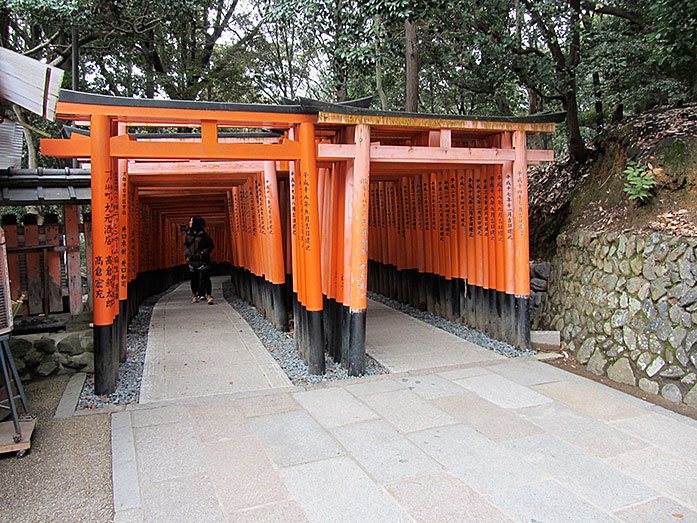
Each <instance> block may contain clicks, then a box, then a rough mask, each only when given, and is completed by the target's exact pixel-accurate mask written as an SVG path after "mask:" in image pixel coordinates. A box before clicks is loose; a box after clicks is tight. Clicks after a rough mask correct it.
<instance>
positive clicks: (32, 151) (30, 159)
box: [12, 105, 39, 169]
mask: <svg viewBox="0 0 697 523" xmlns="http://www.w3.org/2000/svg"><path fill="white" fill-rule="evenodd" d="M12 110H13V111H14V113H15V116H17V121H18V122H19V123H20V124H22V132H23V133H24V141H25V142H26V143H27V167H29V169H36V168H37V167H38V165H39V162H38V157H37V154H36V144H35V143H34V135H33V134H32V132H31V131H30V130H29V128H28V127H27V125H29V122H27V119H26V118H25V116H24V111H23V109H22V108H21V107H19V106H18V105H13V106H12Z"/></svg>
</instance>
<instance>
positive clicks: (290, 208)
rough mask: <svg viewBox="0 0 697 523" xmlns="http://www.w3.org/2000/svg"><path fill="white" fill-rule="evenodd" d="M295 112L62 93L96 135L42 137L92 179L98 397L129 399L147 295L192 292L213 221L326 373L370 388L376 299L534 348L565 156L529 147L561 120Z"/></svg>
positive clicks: (62, 112)
mask: <svg viewBox="0 0 697 523" xmlns="http://www.w3.org/2000/svg"><path fill="white" fill-rule="evenodd" d="M296 103H297V105H248V104H230V103H217V102H193V101H171V100H150V99H145V100H144V99H130V98H118V97H110V96H102V95H92V94H84V93H78V92H73V91H62V92H61V97H60V101H59V103H58V107H57V117H58V118H59V119H62V120H68V121H73V122H75V123H76V125H78V126H87V125H88V126H89V132H88V133H86V132H83V133H80V132H73V133H72V134H71V135H70V137H69V138H67V139H43V140H41V152H42V154H44V155H48V156H55V157H62V158H78V159H80V160H82V161H83V162H85V163H89V164H90V168H91V173H92V174H91V192H92V231H93V232H92V242H93V259H92V267H91V270H92V273H93V294H94V296H93V297H94V354H95V387H96V391H97V393H98V394H104V393H109V392H111V391H113V390H114V389H115V386H116V380H117V377H118V376H117V374H118V364H119V361H120V360H121V361H123V360H124V359H125V357H126V335H125V333H126V326H127V322H128V320H129V319H130V317H131V316H132V315H133V314H134V313H135V311H136V310H137V305H138V303H136V302H139V301H141V300H142V299H143V298H144V292H145V293H147V292H148V289H149V288H152V285H148V282H150V283H152V281H153V280H155V279H166V278H170V281H174V280H172V279H171V274H172V273H176V274H178V275H179V276H178V278H179V279H181V278H182V277H183V273H184V272H185V270H186V269H185V268H183V267H184V263H185V260H184V257H183V247H182V245H183V239H184V234H185V233H184V227H183V224H185V223H188V220H189V217H191V216H192V215H197V214H198V215H201V216H203V217H205V219H206V221H207V226H208V229H209V232H210V233H211V236H212V237H213V240H214V242H215V244H216V248H215V251H214V259H215V261H216V262H227V263H229V265H230V266H231V267H232V269H231V271H232V277H231V279H232V283H233V285H234V287H235V290H236V292H237V293H238V294H239V295H240V296H241V297H242V298H243V299H245V300H247V301H249V302H250V303H252V304H253V305H255V306H256V307H257V308H258V309H260V310H261V311H262V312H263V314H264V315H265V316H266V317H267V319H269V321H271V322H272V323H273V324H274V326H275V327H277V328H279V329H286V330H287V329H288V328H289V322H290V318H292V319H293V323H294V328H295V340H296V346H297V349H298V351H299V352H300V354H301V356H302V357H303V359H304V360H305V362H306V363H307V365H308V367H309V370H310V372H312V373H315V374H321V373H323V372H324V365H325V357H324V356H325V351H327V352H328V353H329V354H330V355H331V356H332V357H333V358H334V359H335V360H336V361H339V362H341V364H342V365H344V366H345V367H347V368H348V371H349V373H350V374H351V375H359V374H362V373H363V371H364V361H365V339H366V335H365V334H366V307H367V292H368V289H371V290H374V291H376V292H378V293H381V294H383V295H387V296H389V297H392V298H394V299H397V300H399V301H400V302H405V303H409V304H411V305H413V306H415V307H417V308H419V309H422V310H429V311H432V312H434V313H436V314H440V315H442V316H445V317H447V318H449V319H452V320H455V321H459V322H461V323H464V324H465V325H468V326H471V327H473V328H476V329H478V330H480V331H482V332H485V333H487V334H488V335H490V336H492V337H494V338H497V339H500V340H502V341H505V342H508V343H510V344H512V345H515V346H517V347H527V346H528V345H529V337H530V334H529V333H530V330H529V329H530V327H529V317H528V298H529V294H530V282H529V279H530V276H529V244H528V207H527V167H528V165H530V164H534V163H538V162H542V161H551V160H552V159H553V153H552V151H549V150H533V149H528V148H527V145H526V144H527V142H526V135H528V134H531V133H550V132H553V131H554V127H555V123H558V122H559V121H561V120H562V119H563V114H561V115H560V114H545V115H533V116H529V117H520V118H495V117H486V118H477V117H469V116H455V115H433V114H410V113H397V112H383V111H371V110H369V109H365V108H361V107H357V106H355V104H353V105H352V104H350V103H348V104H344V105H342V104H326V103H321V102H315V101H311V100H306V99H301V100H300V101H299V102H296ZM182 128H185V129H187V130H194V131H195V134H178V133H177V132H176V131H178V130H181V129H182ZM129 129H130V131H129ZM136 130H138V131H139V132H140V134H135V132H133V131H136ZM143 130H145V131H153V133H152V134H148V133H143ZM270 131H271V132H270ZM165 132H169V133H170V134H164V133H165ZM177 271H178V272H177ZM168 275H170V276H168ZM143 289H145V290H143ZM150 292H152V291H150Z"/></svg>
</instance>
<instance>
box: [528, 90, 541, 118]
mask: <svg viewBox="0 0 697 523" xmlns="http://www.w3.org/2000/svg"><path fill="white" fill-rule="evenodd" d="M527 91H528V106H529V109H528V113H529V114H536V113H539V112H540V98H539V96H537V93H536V92H535V90H534V89H531V88H529V87H528V89H527Z"/></svg>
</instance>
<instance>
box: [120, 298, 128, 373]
mask: <svg viewBox="0 0 697 523" xmlns="http://www.w3.org/2000/svg"><path fill="white" fill-rule="evenodd" d="M118 319H119V321H118V324H117V325H118V329H119V361H120V362H121V363H123V362H124V361H126V357H127V356H128V300H120V301H119V315H118Z"/></svg>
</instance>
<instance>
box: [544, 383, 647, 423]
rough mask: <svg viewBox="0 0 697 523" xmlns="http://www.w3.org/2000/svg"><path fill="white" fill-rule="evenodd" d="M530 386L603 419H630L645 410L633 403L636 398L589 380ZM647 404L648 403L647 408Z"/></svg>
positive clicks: (643, 412)
mask: <svg viewBox="0 0 697 523" xmlns="http://www.w3.org/2000/svg"><path fill="white" fill-rule="evenodd" d="M532 389H534V390H536V391H538V392H540V393H542V394H544V395H545V396H547V397H549V398H553V399H555V400H557V401H559V402H560V403H564V404H566V405H569V406H570V407H573V408H575V409H577V410H580V411H581V412H583V413H585V414H587V415H589V416H592V417H595V418H599V419H602V420H604V421H611V420H615V419H625V418H632V417H634V416H641V415H642V414H645V413H646V410H645V408H644V407H643V406H639V405H633V403H634V400H635V398H633V397H632V396H629V395H628V394H623V393H619V392H618V391H615V390H614V389H611V388H609V387H605V386H604V385H602V384H598V383H595V382H593V381H590V380H582V381H579V380H564V381H556V382H553V383H544V384H541V385H534V386H532ZM642 403H645V402H642ZM649 406H650V404H648V403H647V404H646V407H649Z"/></svg>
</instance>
